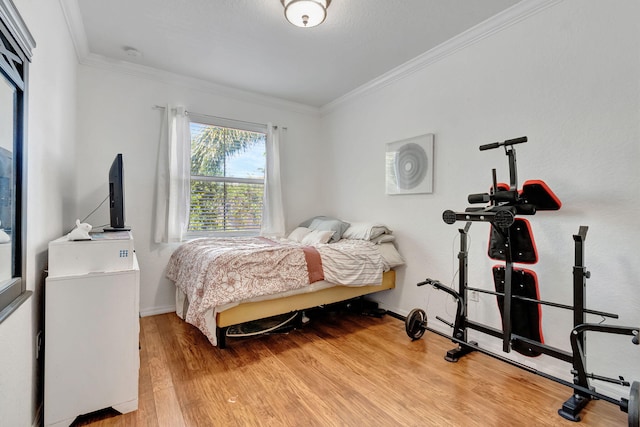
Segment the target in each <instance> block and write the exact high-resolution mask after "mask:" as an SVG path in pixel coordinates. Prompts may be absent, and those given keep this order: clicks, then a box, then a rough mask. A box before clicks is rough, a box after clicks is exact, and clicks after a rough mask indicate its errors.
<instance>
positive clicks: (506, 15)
mask: <svg viewBox="0 0 640 427" xmlns="http://www.w3.org/2000/svg"><path fill="white" fill-rule="evenodd" d="M562 1H563V0H522V1H521V2H519V3H517V4H515V5H514V6H512V7H510V8H509V9H505V10H504V11H502V12H501V13H498V14H497V15H495V16H493V17H491V18H489V19H487V20H485V21H483V22H481V23H480V24H478V25H476V26H474V27H472V28H470V29H469V30H467V31H465V32H463V33H460V34H459V35H457V36H455V37H453V38H451V39H449V40H447V41H446V42H444V43H442V44H440V45H438V46H436V47H434V48H433V49H431V50H429V51H427V52H425V53H423V54H422V55H419V56H417V57H415V58H414V59H411V60H409V61H407V62H405V63H404V64H402V65H400V66H398V67H396V68H394V69H392V70H391V71H389V72H387V73H385V74H383V75H381V76H380V77H377V78H375V79H373V80H371V81H369V82H368V83H365V84H364V85H362V86H360V87H358V88H356V89H354V90H352V91H351V92H349V93H347V94H345V95H343V96H341V97H340V98H337V99H336V100H334V101H331V102H329V103H328V104H325V105H323V106H322V107H321V108H320V112H321V114H322V115H323V116H324V115H326V114H329V113H331V112H333V111H334V110H336V109H338V108H340V107H341V106H343V105H346V104H348V103H350V102H352V101H355V100H357V99H358V98H360V97H363V96H365V95H367V94H370V93H372V92H374V91H376V90H378V89H381V88H383V87H385V86H388V85H390V84H392V83H394V82H397V81H399V80H402V79H404V78H406V77H408V76H410V75H412V74H414V73H416V72H417V71H420V70H422V69H424V68H426V67H428V66H430V65H432V64H434V63H436V62H438V61H440V60H442V59H444V58H446V57H447V56H449V55H451V54H453V53H455V52H458V51H459V50H462V49H464V48H466V47H468V46H471V45H473V44H475V43H477V42H479V41H480V40H483V39H485V38H487V37H490V36H491V35H493V34H496V33H498V32H500V31H502V30H504V29H506V28H508V27H510V26H511V25H514V24H516V23H517V22H520V21H522V20H524V19H526V18H528V17H529V16H532V15H534V14H537V13H538V12H540V11H542V10H543V9H546V8H548V7H550V6H553V5H555V4H557V3H560V2H562Z"/></svg>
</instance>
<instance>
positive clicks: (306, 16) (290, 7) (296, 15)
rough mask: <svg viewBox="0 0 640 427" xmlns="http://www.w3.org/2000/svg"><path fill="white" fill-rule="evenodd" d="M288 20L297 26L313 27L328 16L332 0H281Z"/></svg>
mask: <svg viewBox="0 0 640 427" xmlns="http://www.w3.org/2000/svg"><path fill="white" fill-rule="evenodd" d="M280 2H281V3H282V5H283V6H284V16H285V17H286V18H287V21H289V22H291V23H292V24H293V25H295V26H297V27H303V28H311V27H315V26H316V25H319V24H322V22H323V21H324V19H325V18H326V17H327V8H328V7H329V5H330V4H331V0H280Z"/></svg>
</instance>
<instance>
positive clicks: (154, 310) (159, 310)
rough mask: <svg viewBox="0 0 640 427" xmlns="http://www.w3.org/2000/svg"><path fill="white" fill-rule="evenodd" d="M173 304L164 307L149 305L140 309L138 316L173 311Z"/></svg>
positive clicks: (174, 308)
mask: <svg viewBox="0 0 640 427" xmlns="http://www.w3.org/2000/svg"><path fill="white" fill-rule="evenodd" d="M175 311H176V306H175V305H167V306H165V307H151V308H147V309H145V310H140V317H148V316H155V315H157V314H166V313H175Z"/></svg>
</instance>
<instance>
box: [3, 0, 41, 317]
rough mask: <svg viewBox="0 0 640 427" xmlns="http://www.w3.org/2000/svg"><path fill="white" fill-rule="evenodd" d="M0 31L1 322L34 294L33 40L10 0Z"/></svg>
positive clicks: (4, 1)
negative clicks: (1, 155) (30, 215)
mask: <svg viewBox="0 0 640 427" xmlns="http://www.w3.org/2000/svg"><path fill="white" fill-rule="evenodd" d="M0 33H2V36H3V37H4V39H5V40H6V42H7V43H8V45H5V43H4V42H3V43H2V45H3V49H5V50H6V51H5V55H3V56H2V57H0V74H1V76H0V78H3V79H5V80H6V81H7V83H8V84H9V85H10V86H12V87H13V89H14V100H13V103H14V104H13V105H14V107H13V111H14V118H13V123H14V128H13V139H14V141H13V168H14V170H13V179H14V184H13V190H14V197H13V203H14V208H13V215H14V223H13V224H12V245H13V247H12V266H11V278H9V279H7V280H4V281H2V283H0V323H2V322H3V321H4V320H5V319H7V318H8V317H9V316H10V315H11V313H13V312H14V311H16V310H17V309H18V307H20V305H22V303H24V302H25V301H26V300H27V299H29V297H30V296H31V295H32V294H33V291H28V290H27V289H26V282H25V280H24V274H25V273H26V262H25V261H26V224H27V221H26V203H27V197H26V182H25V177H26V170H27V161H26V147H25V146H26V122H27V110H28V109H27V98H28V96H27V94H28V90H27V89H28V86H29V85H28V80H29V79H28V75H29V62H30V61H31V56H32V50H33V49H34V48H35V41H34V39H33V36H32V35H31V33H30V32H29V30H28V28H27V26H26V24H25V23H24V21H23V19H22V17H21V16H20V14H19V13H18V11H17V10H16V8H15V6H14V5H13V3H12V2H11V1H8V0H0Z"/></svg>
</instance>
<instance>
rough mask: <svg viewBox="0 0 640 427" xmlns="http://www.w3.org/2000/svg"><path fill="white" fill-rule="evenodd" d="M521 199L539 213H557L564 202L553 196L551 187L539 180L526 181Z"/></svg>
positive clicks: (521, 192)
mask: <svg viewBox="0 0 640 427" xmlns="http://www.w3.org/2000/svg"><path fill="white" fill-rule="evenodd" d="M520 197H521V198H523V199H525V200H526V202H527V203H530V204H532V205H534V206H535V207H536V210H539V211H557V210H558V209H560V207H561V206H562V202H560V199H558V197H557V196H556V195H555V194H553V191H551V189H550V188H549V186H548V185H547V184H546V183H545V182H544V181H541V180H539V179H531V180H528V181H525V183H524V184H523V185H522V190H521V191H520Z"/></svg>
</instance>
